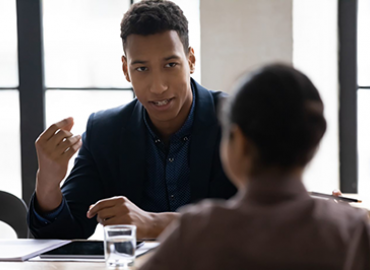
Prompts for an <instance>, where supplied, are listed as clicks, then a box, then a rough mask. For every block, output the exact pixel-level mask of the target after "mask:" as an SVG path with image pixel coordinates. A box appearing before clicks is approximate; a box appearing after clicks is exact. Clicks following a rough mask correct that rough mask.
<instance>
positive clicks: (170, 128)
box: [149, 91, 193, 142]
mask: <svg viewBox="0 0 370 270" xmlns="http://www.w3.org/2000/svg"><path fill="white" fill-rule="evenodd" d="M192 103H193V93H192V91H190V98H188V99H187V100H186V101H185V103H184V105H183V106H182V108H181V110H180V112H179V113H178V115H177V116H176V118H174V119H172V120H171V121H156V119H152V118H151V117H150V115H149V117H150V120H151V121H152V124H153V126H154V128H155V129H156V131H157V132H158V135H159V136H160V137H161V139H162V140H163V141H164V142H168V141H169V140H170V137H171V136H172V135H173V134H175V133H176V132H177V131H178V130H180V128H181V127H182V126H183V125H184V123H185V121H186V119H187V118H188V116H189V113H190V110H191V105H192Z"/></svg>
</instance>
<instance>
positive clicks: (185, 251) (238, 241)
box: [140, 64, 370, 270]
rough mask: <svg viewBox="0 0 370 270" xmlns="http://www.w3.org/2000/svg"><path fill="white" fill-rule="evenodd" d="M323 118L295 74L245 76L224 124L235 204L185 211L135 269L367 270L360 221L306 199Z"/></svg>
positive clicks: (314, 94)
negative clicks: (307, 175) (307, 173)
mask: <svg viewBox="0 0 370 270" xmlns="http://www.w3.org/2000/svg"><path fill="white" fill-rule="evenodd" d="M323 109H324V108H323V103H322V101H321V98H320V95H319V93H318V91H317V89H316V88H315V86H314V85H313V84H312V82H311V81H310V80H309V79H308V78H307V77H306V76H305V75H304V74H302V73H301V72H299V71H297V70H295V69H293V68H292V67H289V66H285V65H280V64H275V65H269V66H266V67H264V68H262V69H259V70H257V71H255V72H254V73H252V74H250V75H245V76H243V77H242V78H241V80H240V81H239V83H238V84H237V87H236V91H235V93H234V95H233V96H232V97H231V98H230V100H229V101H228V103H227V106H225V109H224V112H223V115H222V119H223V136H222V142H221V158H222V164H223V166H224V169H225V172H226V173H227V175H228V176H229V179H231V180H232V182H233V183H234V184H235V185H236V186H237V187H238V193H237V195H236V196H235V197H234V198H232V199H230V200H228V201H225V202H221V201H210V200H206V201H203V202H201V203H199V204H197V205H195V206H187V207H184V209H182V211H181V212H182V215H181V218H180V219H179V220H178V221H176V222H174V223H173V224H171V226H170V227H169V228H168V229H167V230H166V231H165V232H164V233H163V235H162V236H161V239H162V244H161V245H160V247H159V248H158V249H157V250H156V252H155V254H153V256H151V257H150V258H149V260H148V261H147V262H146V263H145V264H144V265H143V266H142V267H141V268H140V269H141V270H151V269H161V270H166V269H177V270H181V269H199V270H208V269H212V270H217V269H258V270H267V269H274V270H276V269H281V270H290V269H291V270H293V269H294V270H298V269H299V270H321V269H322V270H324V269H325V270H331V269H332V270H334V269H335V270H338V269H343V270H356V269H358V270H360V269H364V270H365V269H370V247H369V243H370V237H369V235H370V227H369V220H368V216H367V213H366V212H365V211H364V210H360V209H355V208H352V207H351V206H349V205H347V204H337V203H335V202H333V201H326V200H319V199H313V198H311V197H310V196H309V195H308V193H307V191H306V189H305V187H304V185H303V183H302V173H303V171H304V168H305V167H306V165H307V164H308V162H309V161H310V160H311V159H312V157H313V156H314V154H315V151H316V149H317V147H318V145H319V142H320V140H321V138H322V137H323V135H324V133H325V130H326V121H325V118H324V116H323Z"/></svg>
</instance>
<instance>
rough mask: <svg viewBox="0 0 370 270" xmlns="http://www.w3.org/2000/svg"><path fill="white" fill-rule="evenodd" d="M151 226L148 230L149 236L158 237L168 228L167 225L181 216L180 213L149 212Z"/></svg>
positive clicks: (151, 237)
mask: <svg viewBox="0 0 370 270" xmlns="http://www.w3.org/2000/svg"><path fill="white" fill-rule="evenodd" d="M149 214H150V219H151V222H150V226H149V230H148V232H147V238H150V239H156V238H158V236H159V235H160V234H161V233H162V232H163V231H164V230H165V229H166V228H167V226H168V225H169V224H170V223H171V222H172V221H174V220H177V219H178V218H179V216H180V214H179V213H171V212H166V213H149Z"/></svg>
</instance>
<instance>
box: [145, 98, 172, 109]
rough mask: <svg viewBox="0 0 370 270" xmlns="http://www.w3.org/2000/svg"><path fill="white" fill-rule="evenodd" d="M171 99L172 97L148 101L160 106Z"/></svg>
mask: <svg viewBox="0 0 370 270" xmlns="http://www.w3.org/2000/svg"><path fill="white" fill-rule="evenodd" d="M171 100H172V98H170V99H163V100H157V101H150V103H152V104H154V105H155V106H158V107H161V106H165V105H167V104H168V103H169V102H170V101H171Z"/></svg>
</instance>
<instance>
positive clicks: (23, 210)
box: [0, 191, 28, 238]
mask: <svg viewBox="0 0 370 270" xmlns="http://www.w3.org/2000/svg"><path fill="white" fill-rule="evenodd" d="M0 220H1V221H3V222H5V223H6V224H8V225H9V226H10V227H12V228H13V230H14V231H15V232H16V234H17V236H18V238H27V237H28V226H27V205H26V204H25V203H24V201H23V200H22V199H19V198H18V197H16V196H14V195H12V194H10V193H8V192H5V191H0Z"/></svg>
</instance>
